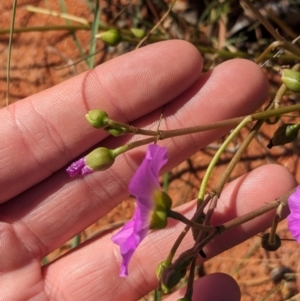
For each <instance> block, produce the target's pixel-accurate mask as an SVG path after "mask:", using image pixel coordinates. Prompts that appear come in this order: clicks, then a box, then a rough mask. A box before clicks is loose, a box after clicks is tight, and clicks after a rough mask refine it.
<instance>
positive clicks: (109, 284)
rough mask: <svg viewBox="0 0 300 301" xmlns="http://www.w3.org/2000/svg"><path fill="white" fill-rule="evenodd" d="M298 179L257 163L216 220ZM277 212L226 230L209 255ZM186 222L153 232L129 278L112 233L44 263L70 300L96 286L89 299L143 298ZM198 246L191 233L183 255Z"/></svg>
mask: <svg viewBox="0 0 300 301" xmlns="http://www.w3.org/2000/svg"><path fill="white" fill-rule="evenodd" d="M262 183H263V185H262ZM295 185H296V184H295V179H294V177H293V175H291V174H290V173H289V172H288V171H287V170H286V169H285V168H283V167H282V166H279V165H267V166H264V167H260V168H257V169H256V170H254V171H252V172H250V173H249V174H247V175H245V176H243V177H241V178H239V179H237V180H235V181H233V182H232V183H230V184H229V185H227V186H226V187H225V189H224V192H223V193H222V195H221V197H220V199H219V202H218V206H217V209H216V214H215V218H214V223H216V224H220V223H222V222H224V221H225V220H226V221H227V220H230V219H232V218H235V217H237V216H238V215H239V216H240V215H243V214H246V213H248V212H249V211H251V210H254V209H256V208H258V207H260V206H262V205H264V204H265V203H266V202H270V201H273V200H274V199H276V198H277V197H279V196H280V195H282V194H284V193H285V192H287V191H288V190H290V189H291V188H293V187H294V186H295ZM194 206H195V203H192V204H191V203H189V204H187V205H185V206H182V207H181V209H180V211H181V212H182V213H186V215H187V216H189V217H191V216H192V214H193V212H194V210H195V207H194ZM273 215H274V211H273V212H269V213H267V214H265V215H263V216H260V217H258V218H256V219H255V220H252V221H251V222H248V223H246V224H244V225H241V226H239V227H236V228H234V229H232V230H231V231H229V232H227V233H226V232H225V233H224V234H222V235H221V236H219V237H217V238H216V239H215V240H214V241H213V242H212V243H211V244H209V245H208V246H207V247H206V248H205V253H206V255H207V256H208V258H211V257H212V256H215V255H216V254H218V253H220V252H223V251H224V250H226V249H228V248H231V247H232V246H234V245H235V244H237V243H240V242H242V241H243V240H246V239H247V238H249V237H251V236H253V235H254V234H257V233H258V232H260V231H263V230H264V229H266V228H267V227H269V226H270V225H271V222H272V217H273ZM183 227H184V226H183V225H182V224H180V223H174V222H169V227H168V228H167V229H164V230H160V231H155V232H152V233H150V234H148V236H147V237H146V239H145V240H144V241H143V242H142V244H141V245H140V246H139V248H138V249H137V251H136V253H135V254H134V256H133V258H132V260H131V262H130V264H129V276H128V277H127V278H125V279H124V278H120V277H119V276H118V275H119V270H120V262H121V258H120V253H119V249H118V248H117V246H116V245H114V244H113V243H112V242H111V235H107V236H105V237H102V238H100V239H97V240H96V239H95V240H93V241H90V242H88V243H86V244H85V245H84V246H82V247H81V248H79V249H78V250H76V251H75V252H72V253H70V254H69V255H67V256H65V257H63V258H61V259H59V260H58V261H56V262H54V263H53V264H50V265H49V266H47V267H45V268H44V273H45V275H46V287H53V290H54V291H56V292H57V291H60V292H62V291H64V292H65V296H66V300H73V299H74V298H75V296H77V298H79V299H80V297H81V296H86V295H87V294H88V292H89V291H90V290H91V289H93V291H92V296H91V297H90V299H89V300H99V299H101V300H111V299H114V300H115V301H118V300H137V299H139V298H141V297H142V296H144V295H145V294H147V293H148V292H149V291H151V290H152V289H154V288H155V286H156V285H157V279H156V276H155V269H156V267H157V265H158V264H159V263H160V262H161V261H162V260H164V259H165V258H166V257H167V255H168V252H169V250H170V248H171V246H172V244H173V243H174V241H175V240H176V238H177V237H178V235H179V233H180V231H181V230H182V229H183ZM192 246H193V239H192V237H191V235H190V234H188V235H187V237H186V238H185V239H184V241H183V243H182V244H181V246H180V248H179V250H178V252H177V255H178V254H180V252H182V251H184V250H186V249H188V248H191V247H192ZM108 275H109V277H108ZM79 283H80V285H78V284H79ZM99 283H101V286H100V285H99ZM75 293H76V294H75Z"/></svg>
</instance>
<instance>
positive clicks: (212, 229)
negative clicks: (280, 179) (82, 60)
mask: <svg viewBox="0 0 300 301" xmlns="http://www.w3.org/2000/svg"><path fill="white" fill-rule="evenodd" d="M245 2H247V4H248V5H249V7H250V8H251V9H252V10H253V12H254V13H255V14H256V15H257V17H258V19H259V20H261V22H262V23H263V24H264V25H265V27H266V28H267V29H268V30H269V31H270V32H271V34H272V35H273V36H274V38H275V39H277V42H278V41H279V40H280V46H281V47H283V48H284V49H287V50H289V51H290V52H292V53H293V54H295V55H296V56H298V57H300V49H299V48H298V47H296V46H295V45H294V44H293V43H290V42H288V41H285V40H283V39H281V37H280V36H279V34H278V33H277V32H276V31H275V30H274V29H273V28H272V27H271V26H270V25H269V24H268V23H266V22H265V21H264V20H263V19H262V18H261V15H260V13H259V12H258V11H257V10H256V9H255V8H254V7H253V6H252V4H251V2H249V1H245ZM142 36H143V39H142V40H141V41H140V43H139V46H140V45H141V44H142V43H144V41H146V40H147V38H149V37H150V35H144V34H143V35H142ZM97 37H98V38H100V39H102V40H103V41H105V42H106V43H108V44H109V45H115V43H120V42H121V41H122V37H121V33H120V32H119V31H117V30H113V29H112V30H109V31H107V32H106V33H105V34H99V35H97ZM275 43H276V42H275ZM272 47H274V45H271V46H270V47H269V48H267V49H266V51H265V53H263V55H262V56H260V57H259V58H258V59H257V63H259V62H261V61H262V60H263V59H264V57H265V56H266V55H267V54H268V53H269V52H270V51H271V50H272ZM299 70H300V65H299V64H295V65H294V66H293V68H292V69H285V70H283V72H282V85H281V87H280V89H279V90H278V91H277V93H276V95H275V97H274V98H273V100H272V101H271V102H270V104H269V105H268V106H266V107H265V108H264V109H263V110H260V111H259V112H253V114H251V115H249V116H243V117H240V118H234V119H229V120H223V121H220V122H214V123H213V124H207V125H199V126H195V127H187V128H184V129H182V128H181V129H173V130H164V129H159V130H146V129H142V128H138V127H134V126H132V125H129V124H124V123H121V122H118V121H116V120H112V119H110V118H109V116H108V114H107V113H106V112H104V111H102V110H101V109H94V110H91V111H90V112H88V113H87V115H86V119H87V121H88V122H89V123H90V124H91V125H92V126H93V127H95V128H100V129H103V130H105V131H107V132H108V133H110V134H111V135H113V136H120V135H126V134H134V135H144V136H148V138H145V139H141V140H137V141H135V142H130V143H128V144H125V145H122V146H120V147H119V148H117V149H113V150H110V149H107V148H101V147H100V148H98V149H96V150H94V151H92V152H91V153H90V154H88V155H87V156H85V157H84V158H81V159H79V160H78V161H76V162H74V163H73V164H72V165H71V166H70V167H69V168H68V169H67V171H68V173H69V174H70V175H71V176H75V175H86V174H88V173H91V172H94V171H97V170H100V171H103V170H105V169H107V168H109V167H110V166H112V165H113V164H114V162H115V160H117V157H118V156H119V155H121V154H122V153H124V152H127V151H129V150H131V149H133V148H136V147H139V146H141V145H148V148H147V151H146V153H145V157H144V160H143V161H142V163H141V165H140V166H139V167H138V168H137V170H136V172H135V174H134V176H133V177H132V179H131V181H130V184H129V192H130V194H131V195H133V196H134V197H135V198H136V209H135V212H134V214H133V216H132V218H131V219H130V220H129V221H128V222H127V223H126V224H125V225H124V226H123V228H122V229H121V230H119V232H117V233H116V234H114V235H113V236H112V242H113V243H115V244H116V245H117V246H119V249H120V257H121V266H120V276H121V277H126V276H128V275H129V276H130V270H131V266H130V260H131V258H132V257H134V256H135V252H136V251H137V249H138V248H139V245H140V244H141V243H142V241H143V240H144V239H145V237H146V236H147V234H148V233H149V231H162V230H163V229H164V228H165V227H166V226H167V223H168V219H170V218H173V219H176V220H178V221H181V222H182V223H184V224H185V228H184V230H183V232H182V233H181V235H179V236H178V238H177V240H176V241H175V242H174V246H173V248H172V249H171V250H170V253H169V255H168V256H167V258H166V259H165V260H164V261H163V262H162V263H161V264H160V265H159V266H158V267H157V270H156V275H157V278H158V280H159V285H158V288H157V291H160V292H163V293H169V292H170V291H172V290H173V289H174V287H175V286H176V285H177V284H178V283H179V281H180V280H181V279H182V278H183V277H185V275H186V274H187V271H188V270H190V273H189V276H188V277H189V280H188V287H187V291H186V294H185V297H184V298H183V299H182V300H192V294H193V289H192V283H193V279H194V276H195V267H196V261H197V258H198V257H199V256H200V257H203V258H205V257H206V254H205V251H204V250H205V247H206V246H207V245H208V244H209V243H210V242H212V241H213V240H214V239H215V238H216V237H217V236H219V235H222V234H223V233H224V232H226V231H228V230H230V229H232V228H234V227H237V226H239V225H242V224H243V223H246V222H247V221H249V220H251V219H255V218H257V217H258V216H260V215H263V214H265V213H267V212H269V211H274V209H276V211H275V213H274V217H273V220H272V221H270V226H271V231H270V233H265V234H264V235H263V236H262V242H261V245H262V247H263V248H265V249H266V250H268V251H275V250H277V249H278V248H279V247H280V246H281V239H280V237H279V236H278V235H277V234H276V230H277V225H278V222H279V221H280V219H281V218H282V215H283V211H284V208H285V207H287V206H289V208H290V211H291V213H290V215H289V217H288V224H289V228H290V230H291V232H292V234H293V236H294V237H295V238H296V239H297V240H298V241H299V242H300V205H299V204H300V192H299V188H297V189H296V191H295V192H294V193H293V192H289V193H287V194H286V195H284V196H282V197H280V198H278V199H276V200H274V202H272V203H268V204H265V205H263V206H262V207H261V208H258V209H256V210H254V211H252V212H248V213H247V214H245V215H243V216H240V217H238V218H235V219H233V220H230V221H228V222H226V223H224V224H221V225H212V224H211V218H212V215H213V212H214V210H215V209H216V207H217V205H218V199H219V197H220V195H221V192H222V190H223V188H224V186H225V184H226V182H227V180H228V179H229V176H230V174H231V173H232V171H233V169H234V167H235V166H236V164H237V163H238V161H239V160H240V159H241V157H242V154H243V152H244V151H245V149H247V147H248V146H249V144H250V142H251V141H252V140H253V138H254V137H255V135H256V134H257V132H258V130H259V128H260V127H261V125H262V124H263V123H264V122H265V121H267V120H268V119H270V118H273V117H275V118H280V117H281V116H282V115H283V114H287V113H290V112H295V111H298V110H299V109H300V105H299V104H295V105H290V106H282V105H280V100H281V99H282V97H283V95H284V93H285V92H286V91H287V90H288V89H289V90H290V91H291V92H295V93H297V92H298V91H299V89H300V82H299V78H300V77H299V74H300V73H299ZM277 120H278V119H277ZM253 122H255V124H254V125H253V127H252V129H251V131H250V132H249V133H248V136H247V137H246V139H245V140H244V141H243V143H242V145H241V146H240V149H239V151H237V152H236V153H235V155H234V156H233V157H232V159H231V162H230V164H229V165H228V166H227V168H226V170H225V172H224V173H223V175H222V176H221V177H220V179H219V181H218V183H217V185H216V186H215V187H214V189H212V190H211V191H208V190H207V185H208V182H209V180H210V177H211V174H212V173H213V170H214V167H215V166H216V164H217V162H218V160H219V159H220V156H221V155H222V153H223V152H224V151H225V149H226V148H227V146H228V145H229V144H230V143H231V142H232V141H233V140H234V139H235V137H236V136H237V135H238V134H239V133H240V132H241V130H242V129H244V128H245V127H246V126H247V125H248V124H249V123H253ZM225 126H227V127H235V128H234V130H233V131H231V132H230V134H229V135H228V137H227V138H226V139H225V141H224V142H223V144H222V145H221V147H220V148H219V149H218V151H217V152H216V154H215V156H214V158H213V160H212V161H211V163H210V164H209V166H208V168H207V171H206V173H205V176H204V178H203V179H202V183H201V185H200V187H199V194H198V198H197V205H196V208H195V209H196V211H195V214H194V216H193V217H192V218H190V219H188V218H186V217H185V216H183V215H181V214H179V213H177V212H175V211H173V210H172V208H171V207H172V200H171V198H170V196H168V195H167V193H166V192H164V191H162V189H161V187H160V183H159V174H160V172H161V169H162V167H163V166H164V165H165V164H166V163H167V160H168V155H167V149H166V148H165V147H162V146H160V141H161V140H165V139H168V138H171V137H172V138H173V137H177V136H180V135H189V134H193V133H198V132H202V131H207V130H212V129H217V128H221V127H225ZM299 128H300V123H297V122H296V123H288V124H283V125H280V126H279V127H278V128H277V130H276V131H275V132H274V135H273V137H272V138H271V140H270V141H269V144H268V145H267V147H268V148H272V147H276V146H278V145H284V144H286V143H291V142H293V141H294V140H295V139H297V136H298V131H299ZM207 208H209V209H210V210H209V213H207ZM190 229H191V230H192V232H193V238H194V240H195V244H194V246H193V247H192V248H190V249H187V250H186V251H184V252H183V253H181V254H178V256H177V258H176V257H175V253H176V251H177V250H178V247H179V245H180V244H181V243H182V240H183V238H184V236H185V235H186V233H187V232H188V231H189V230H190ZM155 296H156V297H155V298H156V299H155V300H160V297H159V294H158V295H155Z"/></svg>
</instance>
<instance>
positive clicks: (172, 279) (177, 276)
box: [161, 266, 185, 294]
mask: <svg viewBox="0 0 300 301" xmlns="http://www.w3.org/2000/svg"><path fill="white" fill-rule="evenodd" d="M184 275H185V274H183V273H182V272H181V271H179V270H176V269H174V268H173V267H171V266H170V267H168V268H166V269H165V270H164V271H163V273H162V277H161V289H162V291H163V292H164V293H165V294H168V293H169V292H170V291H171V290H172V288H174V287H175V286H176V285H177V284H178V283H179V281H180V280H181V278H182V277H184Z"/></svg>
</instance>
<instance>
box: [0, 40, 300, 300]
mask: <svg viewBox="0 0 300 301" xmlns="http://www.w3.org/2000/svg"><path fill="white" fill-rule="evenodd" d="M201 69H202V58H201V55H200V54H199V52H198V51H197V50H196V49H195V48H194V47H193V46H192V45H190V44H188V43H187V42H183V41H169V42H163V43H157V44H155V45H151V46H147V47H144V48H142V49H139V50H137V51H134V52H131V53H128V54H126V55H123V56H121V57H119V58H116V59H114V60H112V61H109V62H107V63H105V64H103V65H101V66H99V67H97V68H95V69H94V70H92V71H90V72H88V73H85V74H81V75H78V76H77V77H74V78H72V79H70V80H68V81H66V82H64V83H62V84H60V85H58V86H55V87H53V88H51V89H48V90H46V91H43V92H41V93H38V94H36V95H33V96H30V97H28V98H26V99H24V100H22V101H19V102H17V103H15V104H12V105H10V106H8V107H7V108H4V109H2V110H1V111H0V120H1V124H2V126H1V128H0V145H1V148H0V158H1V159H0V161H1V172H0V187H1V193H0V203H1V210H0V254H1V260H0V284H1V290H0V300H10V301H14V300H34V301H38V300H59V301H60V300H62V301H65V300H72V301H74V300H80V301H81V300H89V301H91V300H101V301H105V300H114V301H118V300H137V299H138V298H140V297H142V296H143V295H145V294H146V293H147V292H149V291H150V290H152V289H154V288H155V286H156V284H157V280H156V278H155V273H154V271H155V267H156V265H157V264H158V263H159V262H160V261H162V260H163V259H164V258H165V257H166V255H167V253H168V251H169V249H170V246H171V245H172V243H173V241H174V240H175V239H176V237H177V236H178V234H179V233H180V231H181V229H182V227H183V226H182V224H179V223H176V222H173V221H170V223H169V227H168V228H167V229H165V230H163V231H156V232H152V233H150V234H149V235H148V236H147V238H146V239H145V240H144V241H143V242H142V244H141V245H140V247H139V248H138V250H137V252H136V253H135V254H134V256H133V259H132V261H131V262H130V265H129V273H130V274H129V277H127V278H120V277H119V276H118V274H119V265H120V261H121V258H120V254H119V250H118V247H117V246H116V245H114V244H113V243H112V242H111V235H112V234H111V233H109V234H106V235H103V236H101V237H99V238H95V239H93V240H91V241H89V242H87V243H85V244H83V245H82V246H80V247H79V248H78V249H76V250H75V251H72V252H70V253H68V254H67V255H65V256H63V257H62V258H60V259H58V260H56V261H55V262H53V263H51V264H49V265H47V266H45V267H43V268H41V266H40V260H41V259H42V258H43V257H44V256H45V255H47V254H48V253H49V252H51V251H53V250H54V249H56V248H57V247H59V246H61V245H62V244H63V243H64V242H66V241H67V240H69V239H70V238H72V237H73V236H74V235H76V234H77V233H79V232H80V231H82V230H84V229H85V228H86V227H87V226H89V225H90V224H92V223H93V222H95V221H96V220H98V219H99V218H100V217H102V216H103V215H104V214H106V213H107V212H109V211H110V210H111V209H112V208H113V207H115V206H116V205H117V204H119V203H120V202H121V200H122V199H123V198H124V197H126V196H127V194H128V190H127V186H128V182H129V180H130V178H131V177H132V175H133V173H134V171H135V170H136V168H137V167H138V165H139V163H140V162H141V160H142V158H143V155H144V151H145V149H146V147H140V148H138V149H135V150H132V151H130V152H128V153H126V154H124V155H121V156H120V157H118V158H117V160H116V162H115V164H114V165H113V166H112V167H111V168H110V169H109V170H107V171H105V172H96V173H93V174H91V175H88V176H86V177H84V178H82V177H76V178H70V177H69V176H68V175H67V173H66V172H65V167H66V166H67V165H69V164H70V163H71V162H72V161H74V159H76V158H77V157H81V156H82V155H83V154H84V153H85V152H86V151H87V150H89V149H91V148H92V147H95V145H102V146H107V147H109V148H113V147H117V146H118V145H121V144H122V143H125V142H127V141H128V139H139V137H137V138H135V137H134V138H131V137H127V136H126V137H119V138H109V137H108V135H107V133H106V132H104V131H102V130H96V129H93V128H92V127H91V126H89V125H88V124H87V122H86V120H85V118H84V115H85V114H86V112H87V111H88V110H90V109H96V108H101V109H103V110H105V111H106V112H107V113H108V115H109V116H110V117H111V118H112V119H115V120H118V121H121V122H130V123H131V124H134V125H138V126H144V127H147V128H151V129H156V125H157V120H158V118H159V114H160V112H161V109H162V106H163V105H165V104H166V108H165V111H164V119H163V121H162V124H161V127H160V128H161V129H172V128H179V127H183V126H193V125H196V124H200V123H202V124H204V123H208V122H213V121H216V120H222V119H226V118H230V117H235V116H241V115H245V114H247V113H250V112H252V111H254V110H255V109H257V108H259V107H260V106H261V104H262V103H263V102H264V101H265V99H266V97H267V91H268V84H267V80H266V78H265V76H264V74H263V72H262V71H261V70H260V69H259V68H258V67H257V66H256V65H255V64H254V63H252V62H249V61H246V60H239V59H236V60H231V61H227V62H225V63H222V64H221V65H219V66H217V67H216V68H215V69H214V70H213V71H211V72H209V73H207V74H201ZM225 132H226V129H221V130H218V131H213V132H212V131H210V132H205V133H199V134H194V135H190V136H186V137H185V136H184V137H177V138H173V139H168V140H165V141H160V142H159V144H160V145H162V146H163V145H164V146H166V147H167V148H168V154H169V157H170V159H169V162H168V163H167V165H166V167H165V170H164V171H166V170H169V169H170V168H172V167H174V166H175V165H176V164H178V163H179V162H181V161H183V160H184V159H186V158H188V157H189V156H190V155H192V154H193V153H194V152H196V151H197V150H198V149H200V148H202V147H204V146H205V145H207V144H208V143H210V142H211V141H213V140H214V139H215V138H217V137H220V136H222V135H223V134H224V133H225ZM262 182H263V185H262ZM295 185H296V183H295V180H294V178H293V176H292V175H291V174H290V173H289V172H288V171H287V170H286V169H285V168H284V167H282V166H279V165H266V166H264V167H260V168H258V169H256V170H254V171H252V172H251V173H250V174H247V175H244V176H243V177H241V178H239V179H237V180H235V181H234V182H232V183H230V184H228V185H227V186H226V188H225V189H224V191H223V193H222V196H221V198H220V200H219V205H218V208H217V210H216V213H215V215H214V217H213V222H214V223H216V224H219V223H221V222H224V221H227V220H229V219H231V218H234V217H236V216H239V215H242V214H244V213H246V212H248V211H249V210H253V209H255V208H257V207H259V206H261V205H263V204H264V203H265V202H270V201H273V200H274V199H275V198H277V197H279V196H280V195H282V194H283V193H285V192H286V191H288V190H290V189H292V188H293V187H294V186H295ZM194 205H195V203H194V202H191V203H189V204H186V205H184V206H183V207H180V208H178V210H179V211H180V212H182V213H184V214H186V215H187V216H191V214H192V212H194ZM271 218H272V214H271V213H270V214H266V215H264V216H263V217H260V218H257V219H255V220H254V221H251V222H249V223H247V224H245V225H243V226H241V227H238V228H236V229H233V230H231V232H230V233H225V234H224V235H222V236H220V237H218V238H217V239H215V240H214V242H213V243H212V244H210V245H209V246H207V248H206V249H205V253H206V254H207V255H208V257H212V256H214V255H216V254H218V253H220V252H222V251H223V250H225V249H228V248H230V247H232V246H234V245H235V244H237V243H239V242H241V241H243V240H245V239H247V238H248V237H251V236H252V235H254V234H256V233H257V232H259V231H262V230H264V229H265V228H266V227H269V226H270V225H271ZM191 246H192V239H191V237H190V236H188V238H187V239H186V240H185V242H184V244H183V245H182V247H181V248H180V250H181V251H183V250H185V249H186V248H188V247H191ZM180 250H179V251H180ZM215 286H218V288H222V289H218V290H215V289H213V288H214V287H215ZM194 287H195V291H194V297H193V300H225V299H224V297H226V300H239V299H240V293H239V289H238V286H237V284H236V283H235V282H234V280H233V279H232V278H230V277H229V276H227V275H224V274H220V273H217V274H212V275H209V276H206V277H204V278H202V279H200V280H198V281H196V282H195V285H194ZM179 296H183V292H182V291H181V292H176V293H175V295H173V296H169V297H168V299H167V300H177V299H178V298H179Z"/></svg>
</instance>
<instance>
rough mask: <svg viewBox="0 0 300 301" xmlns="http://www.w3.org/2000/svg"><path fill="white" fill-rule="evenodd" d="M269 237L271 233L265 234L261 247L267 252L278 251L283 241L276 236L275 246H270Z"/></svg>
mask: <svg viewBox="0 0 300 301" xmlns="http://www.w3.org/2000/svg"><path fill="white" fill-rule="evenodd" d="M269 237H270V233H265V234H264V235H263V236H262V237H261V246H262V247H263V248H264V249H265V250H267V251H276V250H277V249H279V248H280V246H281V239H280V237H279V236H278V235H277V234H275V242H274V243H273V244H270V242H269Z"/></svg>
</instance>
